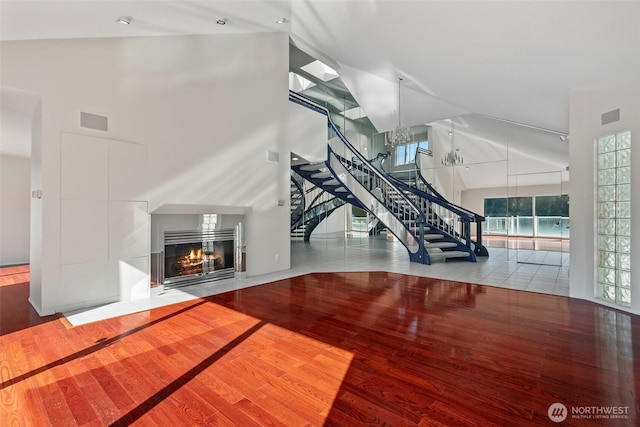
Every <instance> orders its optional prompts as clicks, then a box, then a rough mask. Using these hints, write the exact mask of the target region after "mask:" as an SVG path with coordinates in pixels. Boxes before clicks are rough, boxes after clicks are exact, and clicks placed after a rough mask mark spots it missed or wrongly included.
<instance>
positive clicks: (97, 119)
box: [80, 111, 109, 132]
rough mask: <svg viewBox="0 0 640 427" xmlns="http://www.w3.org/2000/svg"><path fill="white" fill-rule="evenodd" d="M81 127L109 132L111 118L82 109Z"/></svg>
mask: <svg viewBox="0 0 640 427" xmlns="http://www.w3.org/2000/svg"><path fill="white" fill-rule="evenodd" d="M80 127H81V128H86V129H93V130H99V131H102V132H107V131H108V130H109V118H108V117H105V116H99V115H97V114H91V113H85V112H84V111H81V112H80Z"/></svg>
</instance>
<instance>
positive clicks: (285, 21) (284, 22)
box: [276, 18, 289, 24]
mask: <svg viewBox="0 0 640 427" xmlns="http://www.w3.org/2000/svg"><path fill="white" fill-rule="evenodd" d="M287 22H289V21H287V18H280V19H278V20H277V21H276V24H286V23H287Z"/></svg>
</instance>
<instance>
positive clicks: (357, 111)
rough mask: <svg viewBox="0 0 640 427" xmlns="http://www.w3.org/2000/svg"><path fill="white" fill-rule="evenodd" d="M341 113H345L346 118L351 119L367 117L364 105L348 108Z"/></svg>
mask: <svg viewBox="0 0 640 427" xmlns="http://www.w3.org/2000/svg"><path fill="white" fill-rule="evenodd" d="M341 114H343V115H344V116H345V117H346V118H348V119H351V120H358V119H361V118H363V117H367V115H366V114H365V113H364V110H363V109H362V107H354V108H350V109H348V110H345V111H343V112H341Z"/></svg>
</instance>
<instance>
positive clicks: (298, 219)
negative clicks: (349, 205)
mask: <svg viewBox="0 0 640 427" xmlns="http://www.w3.org/2000/svg"><path fill="white" fill-rule="evenodd" d="M294 180H295V181H296V183H299V182H300V181H301V180H303V178H302V176H301V175H299V174H298V173H296V172H295V171H291V181H292V184H291V239H292V240H300V239H302V240H304V241H305V242H308V241H309V238H310V237H311V233H312V232H313V230H314V229H315V228H316V227H317V226H318V224H320V222H322V220H324V219H325V218H327V217H328V216H329V215H331V214H332V213H333V211H335V210H336V209H338V208H339V207H340V206H343V205H344V204H345V201H344V200H342V199H339V198H337V197H335V196H334V195H333V194H331V193H328V192H326V191H325V190H323V189H322V188H321V187H317V186H312V187H311V188H310V189H306V190H305V189H304V185H300V184H295V185H294V183H293V181H294ZM300 200H301V201H300ZM294 201H295V205H296V206H295V207H294ZM300 206H302V207H303V209H302V212H301V213H300V211H299V209H300Z"/></svg>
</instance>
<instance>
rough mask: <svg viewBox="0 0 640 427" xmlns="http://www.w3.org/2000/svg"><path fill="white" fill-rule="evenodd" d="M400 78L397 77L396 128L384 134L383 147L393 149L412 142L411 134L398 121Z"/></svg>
mask: <svg viewBox="0 0 640 427" xmlns="http://www.w3.org/2000/svg"><path fill="white" fill-rule="evenodd" d="M401 82H402V77H398V127H396V128H395V129H394V130H392V131H389V132H387V133H385V136H384V145H387V146H389V147H392V148H393V147H395V146H396V145H403V144H407V143H409V142H412V136H411V132H410V131H409V128H408V127H406V126H402V123H401V121H400V83H401Z"/></svg>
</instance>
